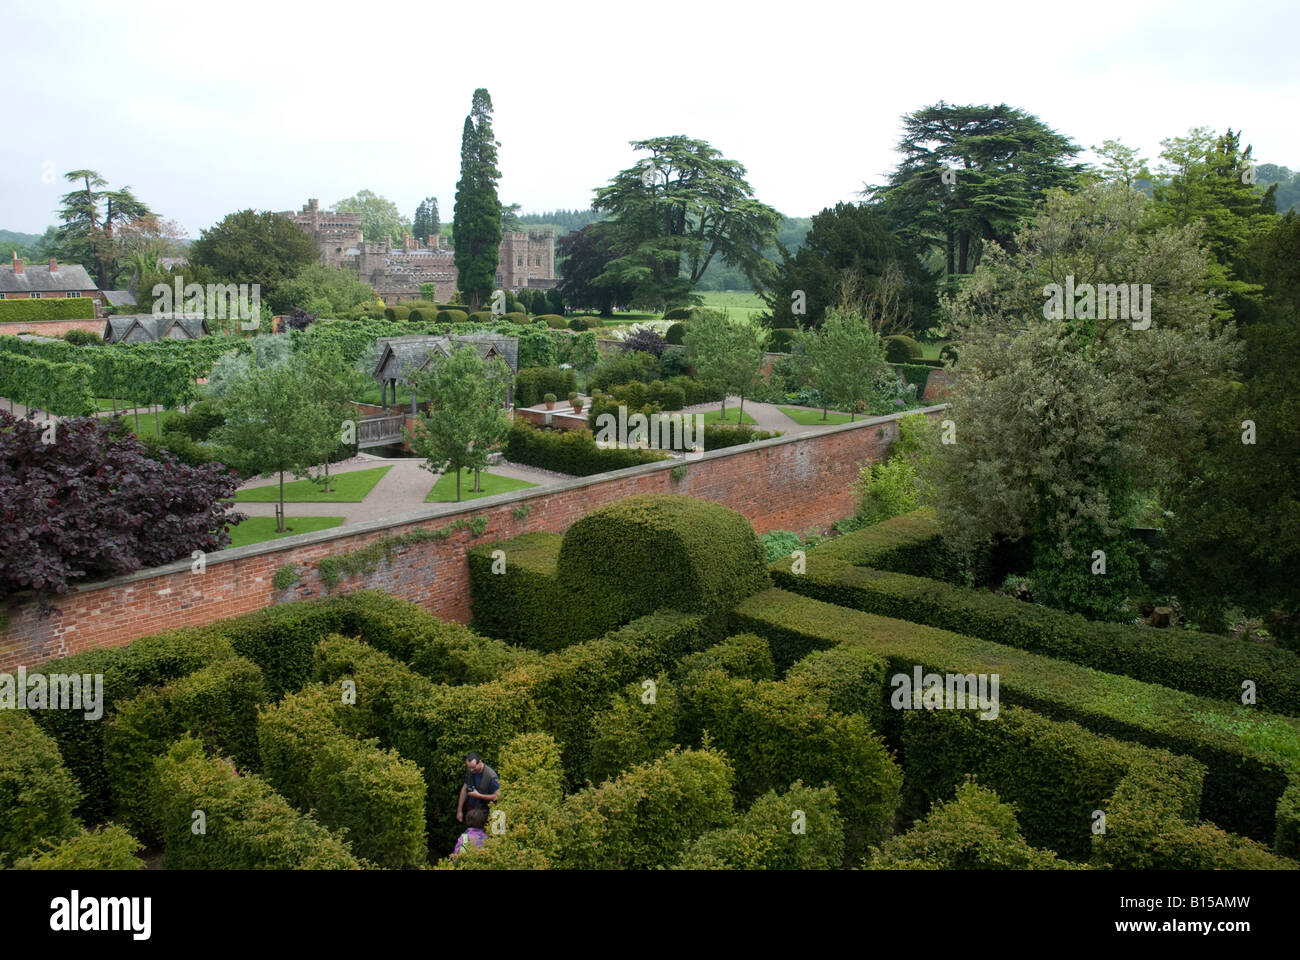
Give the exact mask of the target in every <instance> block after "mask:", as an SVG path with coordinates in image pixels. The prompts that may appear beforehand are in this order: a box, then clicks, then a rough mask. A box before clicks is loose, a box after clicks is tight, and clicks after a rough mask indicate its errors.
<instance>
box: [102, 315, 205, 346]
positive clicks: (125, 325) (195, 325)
mask: <svg viewBox="0 0 1300 960" xmlns="http://www.w3.org/2000/svg"><path fill="white" fill-rule="evenodd" d="M174 326H180V327H181V329H183V330H184V331H185V332H186V333H187V334H189V336H190V337H191V338H192V339H198V338H199V337H202V336H205V335H206V334H207V333H208V322H207V321H206V320H202V319H200V318H198V317H186V316H175V315H172V314H162V315H160V316H156V315H154V314H152V313H138V314H128V315H125V316H121V315H119V316H116V317H109V318H108V319H107V320H106V321H105V322H104V342H105V343H120V342H121V341H123V340H125V339H126V338H127V336H128V335H129V334H130V333H131V331H132V330H135V329H137V328H138V329H140V330H143V331H144V332H145V334H146V335H147V338H148V339H149V340H162V339H164V338H165V337H166V336H167V334H168V333H169V332H170V331H171V329H172V327H174Z"/></svg>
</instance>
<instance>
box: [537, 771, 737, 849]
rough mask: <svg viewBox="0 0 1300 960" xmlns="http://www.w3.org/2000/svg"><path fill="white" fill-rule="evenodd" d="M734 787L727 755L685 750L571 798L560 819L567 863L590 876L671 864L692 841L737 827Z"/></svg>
mask: <svg viewBox="0 0 1300 960" xmlns="http://www.w3.org/2000/svg"><path fill="white" fill-rule="evenodd" d="M731 781H732V772H731V768H730V767H729V766H727V762H726V760H725V759H724V758H723V757H722V755H721V754H720V753H718V752H717V751H715V750H685V751H680V752H678V751H673V752H672V753H670V754H668V755H667V756H665V757H662V758H660V759H658V760H656V761H654V762H653V763H648V764H641V765H639V766H636V767H633V768H632V769H631V770H628V771H626V772H625V773H624V774H623V775H622V776H621V777H619V778H618V779H617V780H611V781H609V782H607V783H604V784H602V785H600V786H598V787H590V788H588V789H586V790H581V791H579V792H578V793H575V794H571V795H570V796H569V797H567V798H566V799H565V801H564V807H563V810H562V812H561V814H560V827H559V838H558V843H557V851H558V856H559V857H560V863H559V865H560V866H562V867H564V868H568V869H587V870H610V869H613V870H619V869H622V870H637V869H642V870H644V869H650V868H653V867H662V866H668V865H670V864H672V863H673V862H674V861H675V860H676V859H677V857H678V856H679V855H680V853H681V850H682V847H683V845H684V844H685V843H686V842H687V841H689V840H692V839H694V838H695V837H698V836H699V835H700V834H702V833H705V832H706V831H708V830H711V829H714V828H716V827H721V826H725V825H727V824H728V823H730V822H731V820H732V818H733V816H734V814H733V812H732V798H731Z"/></svg>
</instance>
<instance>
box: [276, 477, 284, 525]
mask: <svg viewBox="0 0 1300 960" xmlns="http://www.w3.org/2000/svg"><path fill="white" fill-rule="evenodd" d="M275 532H276V533H284V471H283V470H281V471H280V516H279V517H277V518H276V521H275Z"/></svg>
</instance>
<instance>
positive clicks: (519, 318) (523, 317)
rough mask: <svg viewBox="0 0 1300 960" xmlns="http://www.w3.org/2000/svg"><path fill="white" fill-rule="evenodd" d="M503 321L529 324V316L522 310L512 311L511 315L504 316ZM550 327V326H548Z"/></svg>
mask: <svg viewBox="0 0 1300 960" xmlns="http://www.w3.org/2000/svg"><path fill="white" fill-rule="evenodd" d="M501 319H503V320H508V321H509V322H511V323H525V324H526V323H528V314H527V313H524V312H523V311H522V310H511V311H510V312H509V313H505V314H502V316H501ZM547 325H548V326H549V324H547Z"/></svg>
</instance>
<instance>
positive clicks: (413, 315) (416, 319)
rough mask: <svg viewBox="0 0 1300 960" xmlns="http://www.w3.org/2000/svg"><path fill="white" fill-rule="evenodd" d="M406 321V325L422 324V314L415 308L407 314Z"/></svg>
mask: <svg viewBox="0 0 1300 960" xmlns="http://www.w3.org/2000/svg"><path fill="white" fill-rule="evenodd" d="M406 321H407V323H424V314H422V313H421V312H420V310H419V308H418V307H417V308H415V309H414V310H412V311H411V312H410V313H409V314H407V317H406Z"/></svg>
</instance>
